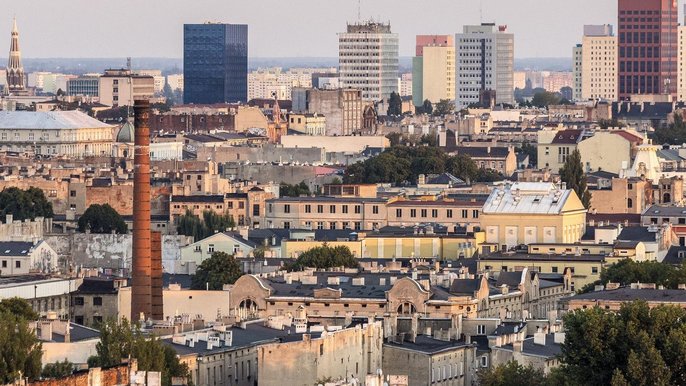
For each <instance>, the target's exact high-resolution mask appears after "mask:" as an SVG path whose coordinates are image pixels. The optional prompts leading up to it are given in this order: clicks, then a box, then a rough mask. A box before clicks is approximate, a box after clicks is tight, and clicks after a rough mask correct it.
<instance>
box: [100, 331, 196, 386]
mask: <svg viewBox="0 0 686 386" xmlns="http://www.w3.org/2000/svg"><path fill="white" fill-rule="evenodd" d="M95 350H96V353H97V354H96V355H95V356H92V357H90V358H88V366H89V367H109V366H115V365H118V364H120V363H122V360H123V359H127V358H129V357H131V358H135V359H136V360H137V361H138V369H139V370H140V371H159V372H161V373H162V385H164V386H170V385H171V379H172V378H174V377H184V378H186V379H188V378H190V371H189V370H188V366H187V365H186V364H184V363H181V362H180V361H179V358H178V357H177V356H176V352H175V351H174V349H173V348H171V347H169V346H167V345H165V344H164V343H162V342H161V341H160V340H159V339H158V338H155V337H152V338H150V337H148V336H145V335H143V333H142V332H141V330H140V328H139V327H138V325H137V324H134V325H132V324H130V323H129V321H128V320H126V318H124V319H123V320H122V321H121V322H120V323H118V322H117V321H115V320H107V321H105V322H104V323H103V325H102V327H101V330H100V342H98V343H97V344H96V346H95Z"/></svg>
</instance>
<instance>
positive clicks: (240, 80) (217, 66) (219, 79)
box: [183, 23, 248, 104]
mask: <svg viewBox="0 0 686 386" xmlns="http://www.w3.org/2000/svg"><path fill="white" fill-rule="evenodd" d="M247 98H248V26H247V25H245V24H212V23H206V24H185V25H184V26H183V101H184V103H195V104H210V103H225V102H247Z"/></svg>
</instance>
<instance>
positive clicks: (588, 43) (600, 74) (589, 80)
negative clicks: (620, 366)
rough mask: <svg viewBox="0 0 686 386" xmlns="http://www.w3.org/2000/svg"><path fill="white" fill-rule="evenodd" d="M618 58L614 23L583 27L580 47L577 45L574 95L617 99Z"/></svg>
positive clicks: (591, 98) (577, 97)
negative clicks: (578, 86)
mask: <svg viewBox="0 0 686 386" xmlns="http://www.w3.org/2000/svg"><path fill="white" fill-rule="evenodd" d="M617 61H618V56H617V37H616V36H614V35H613V33H612V26H611V25H587V26H584V37H583V40H582V43H581V46H580V47H579V46H577V47H575V48H574V85H575V87H574V90H575V95H574V98H575V99H577V100H595V99H603V100H609V101H614V100H617ZM577 67H578V68H577ZM577 85H580V89H579V90H577Z"/></svg>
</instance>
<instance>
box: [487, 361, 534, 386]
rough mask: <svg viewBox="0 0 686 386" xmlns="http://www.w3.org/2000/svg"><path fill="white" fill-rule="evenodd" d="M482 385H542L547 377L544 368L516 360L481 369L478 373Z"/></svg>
mask: <svg viewBox="0 0 686 386" xmlns="http://www.w3.org/2000/svg"><path fill="white" fill-rule="evenodd" d="M477 376H478V378H479V384H480V385H481V386H542V385H546V377H545V374H543V371H542V370H539V369H535V368H534V367H533V366H532V365H529V366H527V367H524V366H522V365H520V364H519V363H517V362H516V361H514V360H511V361H509V362H507V363H506V364H503V365H498V366H497V367H495V368H490V369H485V370H481V371H479V373H478V374H477Z"/></svg>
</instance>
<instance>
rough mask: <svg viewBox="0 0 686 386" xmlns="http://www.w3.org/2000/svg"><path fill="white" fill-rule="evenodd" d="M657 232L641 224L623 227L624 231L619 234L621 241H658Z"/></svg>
mask: <svg viewBox="0 0 686 386" xmlns="http://www.w3.org/2000/svg"><path fill="white" fill-rule="evenodd" d="M656 236H657V232H650V231H649V230H648V228H644V227H641V226H638V227H626V228H622V232H620V233H619V236H617V240H619V241H646V242H654V241H656V239H657V238H656Z"/></svg>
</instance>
